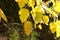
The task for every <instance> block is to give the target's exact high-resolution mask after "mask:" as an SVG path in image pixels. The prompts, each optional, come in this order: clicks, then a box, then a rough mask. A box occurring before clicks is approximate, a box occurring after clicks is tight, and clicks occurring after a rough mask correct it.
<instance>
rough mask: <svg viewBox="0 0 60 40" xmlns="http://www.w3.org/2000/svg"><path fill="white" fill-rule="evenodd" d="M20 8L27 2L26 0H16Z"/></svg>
mask: <svg viewBox="0 0 60 40" xmlns="http://www.w3.org/2000/svg"><path fill="white" fill-rule="evenodd" d="M16 1H17V2H18V5H19V7H20V8H22V7H24V6H25V4H27V2H28V0H16Z"/></svg>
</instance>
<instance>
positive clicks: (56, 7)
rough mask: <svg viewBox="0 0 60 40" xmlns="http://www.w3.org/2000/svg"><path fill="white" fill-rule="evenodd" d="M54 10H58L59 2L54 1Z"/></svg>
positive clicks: (59, 10)
mask: <svg viewBox="0 0 60 40" xmlns="http://www.w3.org/2000/svg"><path fill="white" fill-rule="evenodd" d="M54 10H55V11H56V12H60V2H58V1H57V2H56V4H55V6H54Z"/></svg>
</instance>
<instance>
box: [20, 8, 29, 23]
mask: <svg viewBox="0 0 60 40" xmlns="http://www.w3.org/2000/svg"><path fill="white" fill-rule="evenodd" d="M19 15H20V16H19V18H20V20H21V22H22V23H23V22H25V21H26V20H27V18H28V17H29V10H28V9H25V8H22V9H20V11H19Z"/></svg>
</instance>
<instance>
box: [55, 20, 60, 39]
mask: <svg viewBox="0 0 60 40" xmlns="http://www.w3.org/2000/svg"><path fill="white" fill-rule="evenodd" d="M55 25H56V37H57V38H58V37H60V20H58V21H56V22H55Z"/></svg>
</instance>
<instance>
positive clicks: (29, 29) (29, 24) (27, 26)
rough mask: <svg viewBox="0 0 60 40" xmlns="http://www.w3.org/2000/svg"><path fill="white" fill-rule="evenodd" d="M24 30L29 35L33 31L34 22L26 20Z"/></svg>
mask: <svg viewBox="0 0 60 40" xmlns="http://www.w3.org/2000/svg"><path fill="white" fill-rule="evenodd" d="M24 31H25V33H26V35H27V36H29V35H30V34H31V32H32V22H30V21H26V22H24Z"/></svg>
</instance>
